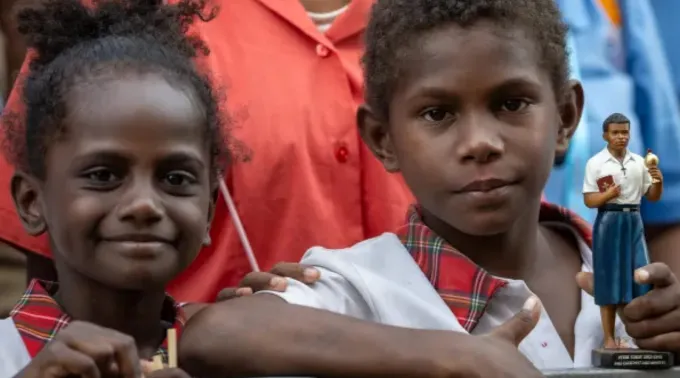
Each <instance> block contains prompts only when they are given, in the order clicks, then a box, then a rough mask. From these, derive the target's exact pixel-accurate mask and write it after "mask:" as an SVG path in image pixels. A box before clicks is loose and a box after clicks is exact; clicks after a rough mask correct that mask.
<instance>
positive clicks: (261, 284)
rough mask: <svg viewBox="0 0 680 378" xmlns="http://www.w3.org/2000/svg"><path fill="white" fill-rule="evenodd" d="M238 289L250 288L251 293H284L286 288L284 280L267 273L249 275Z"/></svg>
mask: <svg viewBox="0 0 680 378" xmlns="http://www.w3.org/2000/svg"><path fill="white" fill-rule="evenodd" d="M239 287H240V288H250V290H252V292H258V291H262V290H275V291H285V290H286V287H287V282H286V279H285V278H283V277H281V276H279V275H277V274H274V273H269V272H252V273H249V274H248V275H247V276H245V278H243V280H241V282H240V283H239Z"/></svg>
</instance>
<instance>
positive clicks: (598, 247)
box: [583, 113, 672, 368]
mask: <svg viewBox="0 0 680 378" xmlns="http://www.w3.org/2000/svg"><path fill="white" fill-rule="evenodd" d="M602 132H603V134H602V136H603V138H604V140H605V141H606V142H607V147H606V148H604V149H603V150H602V151H600V152H598V153H597V154H596V155H595V156H593V157H592V158H590V160H588V163H587V165H586V173H585V176H586V177H585V179H584V184H583V198H584V202H585V205H586V206H588V207H589V208H593V209H597V217H596V218H595V224H594V226H593V277H594V286H595V287H594V297H595V304H597V305H598V306H600V309H601V317H602V328H603V331H604V345H603V348H604V349H601V350H597V351H594V352H593V357H594V364H595V365H596V366H597V365H600V366H602V365H612V366H624V365H625V364H624V365H616V364H615V363H614V362H612V361H614V360H617V358H616V357H617V356H618V357H621V356H622V355H624V354H625V353H624V352H629V355H628V358H629V359H630V357H631V355H630V353H636V354H637V355H638V356H639V355H640V354H641V353H647V354H648V355H647V357H649V356H650V355H649V353H656V354H658V356H656V357H654V358H657V357H658V358H661V357H660V356H662V355H663V353H662V352H649V351H640V350H637V349H626V347H627V345H625V344H621V343H620V342H619V341H617V340H616V338H615V333H614V328H615V327H614V326H615V321H616V310H617V307H620V306H623V305H625V304H627V303H629V302H631V301H632V300H633V299H634V298H636V297H639V296H641V295H644V294H646V293H647V292H648V291H649V290H650V289H651V287H650V286H649V285H639V284H637V283H636V282H635V280H634V271H635V270H636V269H638V268H641V267H643V266H645V265H647V264H649V256H648V254H647V245H646V242H645V236H644V229H643V225H642V218H641V217H640V202H641V200H642V197H645V198H646V199H647V200H649V201H658V200H659V199H660V198H661V194H662V192H663V177H662V175H661V171H660V170H659V168H658V166H657V165H658V157H656V156H655V155H653V154H651V150H649V151H648V155H647V157H646V158H643V157H642V156H640V155H637V154H634V153H632V152H631V151H629V150H628V142H629V139H630V120H629V119H628V118H627V117H626V116H624V115H623V114H620V113H614V114H612V115H610V116H609V117H607V119H606V120H605V121H604V123H603V125H602ZM647 357H645V358H647ZM662 357H663V356H662ZM666 357H668V358H671V359H672V356H665V357H663V358H666ZM621 358H624V357H621ZM640 358H641V359H642V357H640ZM595 360H597V361H595ZM605 360H607V361H605ZM619 360H620V359H619ZM619 362H620V361H619ZM670 363H671V364H672V362H670ZM656 368H658V366H656Z"/></svg>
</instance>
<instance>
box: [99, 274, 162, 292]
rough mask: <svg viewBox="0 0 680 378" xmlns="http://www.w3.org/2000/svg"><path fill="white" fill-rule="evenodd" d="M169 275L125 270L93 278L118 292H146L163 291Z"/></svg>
mask: <svg viewBox="0 0 680 378" xmlns="http://www.w3.org/2000/svg"><path fill="white" fill-rule="evenodd" d="M172 276H173V275H172V274H171V273H165V272H160V271H155V270H148V269H146V270H142V269H136V270H132V271H130V270H126V271H119V272H113V271H112V272H109V273H108V274H105V275H102V276H100V277H93V278H94V279H95V280H97V281H99V282H101V283H102V284H104V285H105V286H108V287H111V288H113V289H119V290H132V291H148V290H156V289H159V290H160V289H163V288H164V287H165V285H166V284H167V283H168V282H169V281H170V279H171V278H172Z"/></svg>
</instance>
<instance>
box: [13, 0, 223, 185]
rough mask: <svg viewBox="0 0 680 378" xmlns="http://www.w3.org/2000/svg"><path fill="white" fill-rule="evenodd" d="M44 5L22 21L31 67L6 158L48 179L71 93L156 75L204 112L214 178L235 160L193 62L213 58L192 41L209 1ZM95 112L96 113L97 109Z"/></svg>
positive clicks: (47, 0)
mask: <svg viewBox="0 0 680 378" xmlns="http://www.w3.org/2000/svg"><path fill="white" fill-rule="evenodd" d="M93 3H94V4H93V5H92V6H86V5H83V4H82V1H81V0H43V1H42V2H41V4H40V5H39V6H38V7H37V8H27V9H23V10H21V11H20V12H19V14H18V29H19V32H20V33H21V34H23V35H24V37H25V38H26V42H27V44H28V46H29V47H30V48H31V54H34V55H33V59H32V61H31V63H30V70H29V72H28V74H27V75H26V77H25V80H24V81H23V101H24V103H25V117H22V116H19V115H18V114H10V115H8V116H6V117H5V119H4V122H3V125H4V128H5V135H6V137H5V146H4V147H5V151H6V153H7V155H8V158H9V159H10V160H11V161H12V163H14V164H15V165H16V166H17V167H18V168H20V169H22V170H25V171H27V172H29V173H31V174H33V175H35V176H36V177H38V178H44V175H45V161H44V159H45V156H46V152H47V150H48V149H49V145H50V143H51V142H52V141H53V140H54V139H55V137H56V136H58V135H60V134H62V133H63V132H64V131H67V130H64V127H65V126H64V125H63V120H64V118H65V117H66V115H67V112H68V104H67V103H66V100H67V98H68V95H69V93H70V91H71V90H72V89H73V88H74V87H76V86H80V85H83V84H88V83H92V82H97V81H99V80H111V79H115V78H117V77H121V76H126V75H131V74H132V75H143V74H146V73H151V72H153V73H157V74H159V75H161V76H162V77H163V78H164V79H165V80H168V81H169V82H171V83H173V85H181V86H183V87H186V88H188V89H189V90H191V91H192V92H193V93H192V94H193V95H194V96H196V99H197V100H198V101H197V102H198V103H199V104H200V105H201V106H202V107H203V108H204V109H202V110H203V113H204V114H205V117H206V119H205V128H206V129H205V131H206V133H205V135H206V145H207V146H208V148H210V153H211V157H212V167H211V168H212V170H213V173H217V172H218V171H219V170H220V168H221V167H223V166H224V165H225V164H226V163H227V161H228V160H229V156H230V154H229V152H228V151H229V148H228V146H229V144H228V142H230V141H231V139H227V138H226V135H225V134H227V132H226V129H225V127H224V126H225V123H226V120H225V119H224V118H223V114H225V113H223V112H221V111H220V109H219V105H218V98H217V95H216V92H215V91H214V90H213V88H212V86H211V84H210V80H209V79H208V78H207V77H204V76H203V75H201V74H199V72H198V70H197V69H196V67H195V65H194V62H193V58H195V57H196V56H197V55H199V54H202V55H205V54H208V52H209V51H208V49H207V47H206V45H205V44H204V43H203V41H202V40H201V39H200V38H199V37H197V36H191V35H187V30H188V29H189V27H190V25H191V24H192V23H193V22H194V20H195V19H196V18H199V19H201V20H203V21H207V20H209V19H211V18H213V17H214V16H215V13H216V10H217V9H216V8H213V9H211V10H209V11H207V12H206V6H207V4H206V0H180V1H179V2H178V3H177V4H174V5H165V4H164V0H93ZM92 111H97V110H96V109H92Z"/></svg>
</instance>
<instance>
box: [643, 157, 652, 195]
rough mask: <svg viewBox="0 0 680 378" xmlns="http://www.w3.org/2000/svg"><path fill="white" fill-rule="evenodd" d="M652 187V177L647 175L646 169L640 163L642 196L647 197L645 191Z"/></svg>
mask: <svg viewBox="0 0 680 378" xmlns="http://www.w3.org/2000/svg"><path fill="white" fill-rule="evenodd" d="M651 186H652V175H650V174H649V171H648V170H647V167H646V166H645V164H644V163H642V196H643V197H644V196H645V195H647V191H648V190H649V188H650V187H651Z"/></svg>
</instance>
